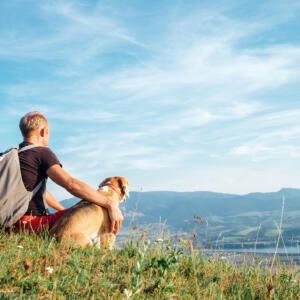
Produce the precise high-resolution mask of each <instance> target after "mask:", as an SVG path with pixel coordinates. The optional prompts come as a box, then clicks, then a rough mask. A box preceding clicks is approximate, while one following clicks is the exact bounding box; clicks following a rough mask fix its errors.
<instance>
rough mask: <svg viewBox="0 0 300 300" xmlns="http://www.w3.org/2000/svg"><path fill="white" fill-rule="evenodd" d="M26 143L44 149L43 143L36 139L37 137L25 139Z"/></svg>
mask: <svg viewBox="0 0 300 300" xmlns="http://www.w3.org/2000/svg"><path fill="white" fill-rule="evenodd" d="M24 142H26V143H30V144H33V145H36V146H41V147H44V145H43V143H42V141H41V140H40V139H39V138H37V137H35V136H30V137H28V138H24Z"/></svg>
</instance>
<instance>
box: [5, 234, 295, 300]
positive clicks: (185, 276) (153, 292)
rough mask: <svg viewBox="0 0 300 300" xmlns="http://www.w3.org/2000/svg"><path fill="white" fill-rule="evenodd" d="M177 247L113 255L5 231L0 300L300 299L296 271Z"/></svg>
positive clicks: (136, 245) (134, 248) (130, 245)
mask: <svg viewBox="0 0 300 300" xmlns="http://www.w3.org/2000/svg"><path fill="white" fill-rule="evenodd" d="M179 244H180V245H181V249H179V248H176V249H174V248H173V247H172V243H171V242H166V243H165V242H164V243H152V244H151V243H150V242H143V241H139V242H133V241H128V242H126V243H125V245H124V246H123V247H122V248H120V249H115V250H112V251H108V250H105V249H97V248H95V247H89V248H87V249H81V248H74V247H72V246H71V245H63V244H58V243H56V242H55V241H54V240H51V239H50V238H48V237H47V235H45V236H44V237H38V236H33V235H32V236H31V235H28V234H25V233H22V234H5V233H3V232H1V231H0V299H16V298H17V299H31V298H32V299H33V298H34V299H129V298H130V299H148V298H152V299H297V297H298V299H299V297H300V283H299V279H300V273H299V270H297V268H296V267H291V266H286V265H280V264H279V263H277V265H276V266H275V267H274V268H273V270H272V271H271V270H270V268H269V267H263V266H262V264H259V263H258V262H256V263H253V264H252V265H246V264H245V265H233V264H229V263H226V260H224V259H220V260H217V259H213V258H209V257H205V256H204V255H202V254H201V252H196V251H193V249H192V247H191V243H190V242H188V241H185V240H181V241H180V242H179ZM51 270H53V271H52V272H51Z"/></svg>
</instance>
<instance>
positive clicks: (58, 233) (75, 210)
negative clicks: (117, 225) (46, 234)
mask: <svg viewBox="0 0 300 300" xmlns="http://www.w3.org/2000/svg"><path fill="white" fill-rule="evenodd" d="M98 192H99V193H101V194H103V195H105V196H106V197H109V198H111V199H113V200H115V201H118V202H124V201H125V199H126V196H128V197H129V185H128V181H127V180H126V178H124V177H109V178H106V179H105V180H103V181H102V182H101V183H100V185H99V188H98ZM110 225H111V223H110V219H109V215H108V211H107V209H106V208H104V207H101V206H99V205H97V204H94V203H92V202H89V201H86V200H81V201H80V202H78V203H77V204H75V205H74V206H72V207H71V208H70V209H68V210H67V211H66V213H65V214H64V215H62V216H61V217H60V218H59V219H58V220H57V221H56V222H55V224H54V225H53V226H52V228H51V229H50V235H51V236H54V237H55V238H56V239H57V240H58V241H66V242H73V244H74V245H75V246H81V247H86V246H88V245H97V246H100V243H101V244H102V245H104V247H107V248H110V249H111V248H112V247H113V245H114V242H115V238H116V236H115V234H113V233H111V232H110Z"/></svg>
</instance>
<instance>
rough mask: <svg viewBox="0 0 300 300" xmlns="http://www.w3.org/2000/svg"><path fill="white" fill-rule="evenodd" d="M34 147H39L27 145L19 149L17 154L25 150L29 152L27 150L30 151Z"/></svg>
mask: <svg viewBox="0 0 300 300" xmlns="http://www.w3.org/2000/svg"><path fill="white" fill-rule="evenodd" d="M35 147H40V146H37V145H27V146H25V147H23V148H21V149H19V150H18V151H19V153H20V152H22V151H26V150H29V149H32V148H35Z"/></svg>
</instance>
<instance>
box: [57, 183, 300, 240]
mask: <svg viewBox="0 0 300 300" xmlns="http://www.w3.org/2000/svg"><path fill="white" fill-rule="evenodd" d="M283 198H284V221H283V235H284V237H285V240H292V241H295V240H300V190H299V189H292V188H284V189H281V190H280V191H278V192H273V193H250V194H247V195H234V194H222V193H214V192H206V191H200V192H172V191H156V192H155V191H153V192H131V194H130V199H128V200H127V201H126V202H125V204H121V205H120V207H121V209H122V211H123V213H124V217H125V220H124V226H123V227H124V228H128V227H130V226H131V227H132V226H138V227H139V228H145V229H147V228H148V229H149V228H153V224H158V223H160V224H162V223H164V224H165V230H167V231H169V232H195V233H196V234H197V236H199V237H201V239H208V240H216V239H222V241H231V242H233V241H239V242H240V241H244V242H246V241H251V240H252V241H253V240H254V239H256V238H257V237H258V239H259V240H263V241H266V240H274V237H276V236H278V229H277V226H279V222H280V215H281V209H282V202H283ZM78 201H79V199H77V198H71V199H67V200H64V201H62V202H61V203H62V205H63V206H64V207H70V206H72V205H74V204H75V203H77V202H78ZM151 226H152V227H151Z"/></svg>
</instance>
